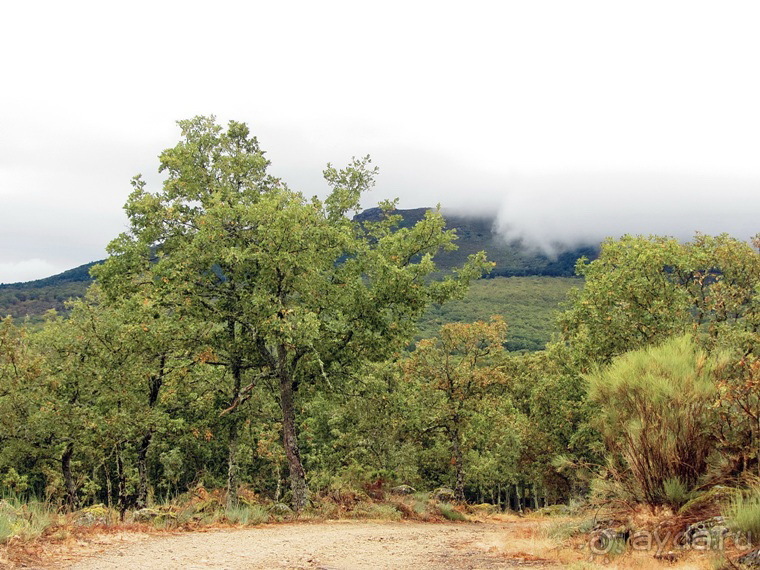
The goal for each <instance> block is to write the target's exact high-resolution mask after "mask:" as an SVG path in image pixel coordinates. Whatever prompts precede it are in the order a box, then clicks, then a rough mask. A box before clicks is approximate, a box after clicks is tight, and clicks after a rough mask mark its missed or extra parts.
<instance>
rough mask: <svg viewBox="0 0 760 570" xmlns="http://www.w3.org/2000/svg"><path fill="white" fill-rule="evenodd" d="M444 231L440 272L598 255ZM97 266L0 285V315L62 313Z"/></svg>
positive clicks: (534, 266) (566, 266) (473, 223)
mask: <svg viewBox="0 0 760 570" xmlns="http://www.w3.org/2000/svg"><path fill="white" fill-rule="evenodd" d="M426 211H427V208H416V209H412V210H398V213H399V214H401V215H402V216H403V222H402V224H401V225H402V227H408V226H411V225H414V224H415V223H416V222H417V221H419V220H420V219H421V218H422V217H423V216H424V215H425V212H426ZM380 214H381V211H380V209H379V208H371V209H369V210H366V211H364V212H362V213H360V214H358V215H357V216H356V219H357V220H359V221H363V220H373V219H377V218H378V217H379V216H380ZM446 222H447V227H448V228H449V229H455V230H456V231H457V235H458V236H459V239H458V240H457V241H456V244H457V246H458V248H459V249H457V250H456V251H449V252H444V253H442V254H440V255H438V256H437V257H436V261H437V263H438V266H439V267H440V268H441V269H442V270H446V269H450V268H452V267H456V266H458V265H461V264H462V263H464V261H465V260H466V259H467V256H468V255H470V254H472V253H477V252H479V251H481V250H485V251H486V253H487V254H488V258H489V259H490V260H491V261H493V262H495V263H496V267H495V268H494V269H493V271H492V272H491V274H490V276H489V277H492V278H493V277H515V276H531V275H534V276H551V277H571V276H573V275H574V267H575V262H576V260H577V259H578V258H579V257H581V256H586V257H589V258H594V257H596V255H597V254H598V248H597V247H596V246H589V247H582V248H576V249H571V250H568V251H565V252H564V253H562V254H560V255H558V256H557V257H556V258H551V257H548V256H546V255H544V254H543V253H538V252H536V251H534V250H530V249H527V248H525V247H523V246H521V245H520V244H519V243H516V242H514V243H506V242H505V241H504V240H503V238H502V237H501V236H499V235H498V234H497V233H495V232H494V231H493V224H494V219H493V218H474V217H466V216H458V215H455V214H447V215H446ZM96 263H99V262H93V263H88V264H86V265H81V266H79V267H75V268H74V269H69V270H68V271H64V272H63V273H60V274H58V275H53V276H52V277H46V278H45V279H38V280H36V281H28V282H25V283H10V284H0V317H2V316H5V315H11V316H13V317H14V318H17V319H20V318H24V317H27V316H28V317H29V318H31V319H32V320H37V321H38V320H40V319H41V318H42V315H43V314H44V313H45V312H46V311H47V310H49V309H55V310H57V311H59V312H61V311H64V310H65V302H66V300H67V299H70V298H72V297H81V296H82V295H84V292H85V290H86V289H87V287H88V286H89V285H90V283H91V279H90V274H89V271H90V268H91V267H92V266H93V265H95V264H96Z"/></svg>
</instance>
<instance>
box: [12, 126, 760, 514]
mask: <svg viewBox="0 0 760 570" xmlns="http://www.w3.org/2000/svg"><path fill="white" fill-rule="evenodd" d="M180 127H181V129H182V138H181V140H180V142H179V143H178V144H177V145H176V146H175V147H173V148H170V149H167V150H165V151H164V152H163V153H162V154H161V156H160V170H161V172H163V173H164V175H165V178H166V180H165V182H164V184H163V186H162V188H160V189H158V190H157V191H150V190H149V189H148V188H147V187H146V183H145V182H144V181H143V179H142V178H140V177H139V176H138V177H135V178H134V179H133V181H132V183H133V192H132V194H131V195H130V197H129V200H128V202H127V204H126V206H125V210H126V212H127V215H128V216H129V222H130V226H129V230H128V231H127V232H125V233H124V234H122V235H120V236H118V237H116V238H115V239H114V240H113V241H112V242H111V244H110V245H109V248H108V251H109V257H108V259H106V260H105V261H104V262H103V263H101V264H98V265H97V266H96V267H94V268H93V270H92V272H93V275H94V278H95V282H94V284H92V285H91V286H90V287H89V289H88V290H87V293H86V295H85V296H84V297H83V298H81V299H78V300H75V301H73V302H72V303H71V304H70V306H69V307H68V311H67V313H66V314H65V315H60V314H59V315H56V314H48V316H47V317H46V319H45V322H44V324H43V325H41V326H39V327H35V328H34V329H29V328H27V327H25V326H24V325H23V323H20V322H16V321H14V320H13V319H12V318H7V319H5V320H4V321H3V322H2V324H1V325H0V412H1V413H0V441H2V448H0V476H1V478H2V485H3V486H4V488H5V490H6V491H7V492H13V493H18V494H31V495H35V496H38V497H44V498H46V499H48V500H50V501H54V502H57V503H59V504H61V505H63V506H65V507H67V508H71V509H73V508H77V507H79V506H82V505H87V504H93V503H104V504H107V505H113V506H115V507H118V508H120V509H122V511H124V510H126V509H130V508H137V507H144V506H146V505H149V504H151V503H154V502H158V501H162V500H167V499H170V498H172V497H174V496H176V495H177V494H181V493H183V492H186V491H187V490H188V489H192V488H194V487H197V486H199V485H202V486H203V487H205V488H207V489H224V492H225V497H226V501H227V502H228V504H229V505H234V504H236V503H237V502H238V501H240V500H241V497H242V496H243V495H245V496H246V497H248V496H249V495H248V494H247V493H249V492H250V493H254V494H255V495H256V496H258V497H260V498H262V499H261V500H267V501H271V502H273V503H275V504H282V503H287V504H289V505H290V507H291V508H292V509H293V510H295V511H302V510H304V509H308V508H309V506H310V505H311V504H312V503H313V502H314V501H317V500H318V498H319V497H321V496H325V495H326V494H330V493H333V494H334V493H339V492H341V490H345V489H348V488H365V489H366V488H368V486H371V485H375V484H382V485H389V486H390V485H402V484H403V485H410V486H412V487H414V488H418V489H434V488H440V487H447V488H451V490H452V493H453V495H454V497H455V498H457V499H459V500H467V501H474V502H484V501H486V502H492V503H495V504H498V505H500V506H501V505H506V506H511V507H513V508H523V507H528V506H530V507H538V506H542V505H547V504H552V503H560V502H566V501H569V500H570V499H572V498H578V497H586V498H589V497H593V498H595V500H622V501H627V502H632V503H644V504H648V505H653V506H657V505H668V506H670V507H672V508H678V507H680V506H682V505H683V504H684V503H686V502H688V501H690V500H694V499H696V498H697V497H699V496H700V495H701V494H704V493H705V492H707V491H709V490H710V489H711V488H712V487H713V486H715V485H718V484H720V485H724V486H725V485H734V486H737V487H740V486H742V485H745V486H746V485H747V482H748V481H749V480H750V478H749V476H750V475H751V474H757V473H760V461H759V460H760V447H758V442H760V428H759V427H758V425H759V424H758V418H760V398H759V397H758V392H757V385H758V382H760V359H759V358H758V341H759V340H760V291H759V290H758V284H760V255H759V254H758V252H757V249H756V248H755V247H753V246H752V245H750V244H749V243H746V242H743V241H740V240H737V239H734V238H731V237H729V236H726V235H721V236H716V237H711V236H705V235H697V236H696V237H695V238H694V239H693V240H692V241H690V242H687V243H682V242H679V241H678V240H675V239H672V238H667V237H657V236H650V237H641V236H624V237H622V238H620V239H610V240H607V241H605V242H604V243H603V244H602V247H601V250H600V252H599V255H598V257H597V258H596V259H593V260H592V259H584V258H581V259H580V260H579V261H577V263H576V264H575V265H576V267H575V270H576V271H577V275H578V278H575V279H565V280H553V279H549V278H540V279H536V278H531V279H527V278H526V279H522V280H518V279H510V280H496V279H493V280H478V279H479V278H480V277H482V276H488V275H489V272H492V271H493V270H494V264H493V262H492V261H490V260H489V258H488V255H487V254H486V253H485V252H482V251H465V252H463V253H462V252H461V250H459V252H460V253H459V255H460V257H458V258H456V263H452V262H451V261H450V260H451V259H452V257H451V256H452V252H454V251H456V250H455V249H454V248H455V247H456V245H455V244H456V241H455V237H456V234H457V233H458V232H457V228H455V227H451V224H448V225H447V221H446V219H445V218H444V217H443V215H442V214H441V212H440V211H438V210H426V211H424V212H419V216H418V217H417V219H415V220H412V221H410V220H409V219H408V218H407V219H405V218H404V217H402V216H400V215H398V213H397V212H396V204H395V203H394V202H386V203H383V204H381V205H380V206H379V209H378V210H375V211H373V212H372V215H371V216H356V215H355V214H356V213H357V212H358V208H359V201H360V198H361V196H362V195H363V194H364V193H365V192H366V191H368V190H369V189H370V188H371V187H372V185H373V183H374V179H375V176H376V170H375V169H374V168H372V166H371V163H370V161H369V159H368V158H364V159H355V160H354V161H353V162H352V163H351V164H349V165H348V166H347V167H345V168H343V169H338V168H335V167H333V166H328V167H327V168H326V170H325V171H324V176H325V180H326V182H327V184H328V186H329V188H330V193H329V195H328V196H327V197H326V198H325V199H323V200H321V199H318V198H316V197H315V198H307V197H305V196H303V195H302V194H300V193H299V192H296V191H294V190H292V189H290V188H289V187H288V186H287V185H285V184H284V183H283V182H282V181H281V180H279V179H277V178H275V177H274V176H272V175H271V174H269V171H268V167H269V163H268V161H267V160H266V158H265V157H264V154H263V152H262V151H261V149H260V148H259V145H258V142H257V141H256V139H255V137H253V136H251V134H250V133H249V131H248V128H247V127H246V126H245V125H244V124H242V123H237V122H230V123H229V124H228V125H227V126H226V127H223V126H220V125H218V124H216V122H215V121H214V120H213V118H205V117H196V118H195V119H192V120H188V121H181V122H180ZM754 245H755V246H757V245H758V244H757V243H755V244H754ZM441 255H443V256H446V255H448V256H449V257H448V258H446V257H444V259H449V261H448V262H447V263H446V264H441V263H439V262H438V260H439V258H440V256H441ZM573 262H575V260H574V259H573ZM581 279H582V280H581ZM505 283H509V285H508V286H506V288H503V287H504V286H505ZM581 284H582V285H583V286H582V287H581V286H580V285H581ZM573 285H578V287H572V286H573ZM510 287H511V288H510ZM468 289H469V290H470V293H469V296H467V295H468V293H467V292H468ZM568 291H569V293H568ZM500 295H503V298H500V297H499V296H500ZM521 298H522V299H523V301H521V303H522V305H523V306H524V307H528V306H530V304H531V303H534V304H537V305H540V306H541V307H544V308H545V307H549V306H552V305H554V306H556V305H557V303H559V302H560V301H562V300H563V299H565V298H567V299H568V300H567V301H566V303H565V305H564V306H563V308H562V311H561V312H559V313H558V314H557V315H556V321H554V320H553V319H554V317H553V316H552V315H551V314H550V313H551V311H550V310H546V309H544V308H541V309H540V310H537V311H536V310H534V311H532V312H521V311H513V310H511V309H512V306H511V303H512V302H513V301H514V302H515V303H516V304H519V302H518V300H519V299H521ZM497 299H498V300H497ZM498 306H505V307H506V308H505V309H504V310H503V311H499V312H500V313H502V315H500V314H495V313H496V311H494V313H490V311H491V309H492V308H494V309H496V308H497V307H498ZM526 311H527V310H526ZM529 315H532V316H529ZM534 318H535V322H530V321H531V319H534ZM553 323H556V329H555V330H556V334H555V335H554V336H553V337H552V338H551V339H550V338H549V331H550V330H551V328H552V326H553ZM420 327H421V328H420ZM531 327H533V328H534V329H535V330H533V331H531ZM547 341H548V343H547ZM522 349H527V350H522Z"/></svg>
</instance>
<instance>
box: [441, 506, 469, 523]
mask: <svg viewBox="0 0 760 570" xmlns="http://www.w3.org/2000/svg"><path fill="white" fill-rule="evenodd" d="M438 511H439V512H440V513H441V516H442V517H443V518H445V519H446V520H450V521H466V520H467V517H466V516H464V515H463V514H462V513H460V512H459V511H458V510H456V509H455V508H454V506H453V505H451V504H450V503H438Z"/></svg>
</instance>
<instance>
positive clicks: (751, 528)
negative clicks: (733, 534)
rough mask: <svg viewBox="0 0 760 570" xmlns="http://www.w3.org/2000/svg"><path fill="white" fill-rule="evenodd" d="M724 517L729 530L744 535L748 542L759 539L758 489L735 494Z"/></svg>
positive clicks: (759, 496)
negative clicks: (727, 521)
mask: <svg viewBox="0 0 760 570" xmlns="http://www.w3.org/2000/svg"><path fill="white" fill-rule="evenodd" d="M725 516H726V518H727V519H728V520H729V525H730V526H731V528H732V529H733V530H736V531H739V532H742V533H744V534H746V535H747V536H748V537H749V538H750V541H752V540H756V539H757V538H760V488H754V489H752V490H750V491H748V492H746V493H737V494H736V495H735V496H734V498H733V500H732V501H731V503H730V504H729V506H728V508H727V509H726V510H725Z"/></svg>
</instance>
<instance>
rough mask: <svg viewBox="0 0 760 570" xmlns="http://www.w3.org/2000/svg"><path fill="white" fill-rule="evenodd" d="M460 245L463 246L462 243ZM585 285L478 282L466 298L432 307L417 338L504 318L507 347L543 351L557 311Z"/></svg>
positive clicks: (543, 280) (535, 280) (544, 280)
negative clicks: (462, 324) (457, 324)
mask: <svg viewBox="0 0 760 570" xmlns="http://www.w3.org/2000/svg"><path fill="white" fill-rule="evenodd" d="M460 245H461V244H460ZM582 284H583V282H582V281H581V280H579V279H577V278H570V277H510V278H504V277H496V278H493V279H480V280H478V281H475V282H474V283H473V284H472V285H471V286H470V289H469V291H468V292H467V294H466V295H465V297H464V298H463V299H458V300H454V301H451V302H449V303H446V304H444V305H432V306H431V307H430V308H429V309H428V310H427V311H426V312H425V314H424V315H423V317H422V319H421V320H420V322H419V328H420V332H419V333H418V335H417V338H418V339H420V338H430V337H432V336H433V335H435V334H436V332H437V331H438V329H439V328H440V327H441V326H442V325H444V324H446V323H451V322H472V321H476V320H487V319H489V318H490V317H491V315H502V316H503V317H504V320H506V321H507V324H508V325H509V336H508V338H507V341H506V345H505V346H506V348H507V349H508V350H511V351H518V350H529V351H537V350H543V349H544V347H545V346H546V344H547V343H548V342H549V340H550V338H551V336H552V335H553V334H554V333H556V332H559V329H557V328H556V325H555V318H556V312H557V311H558V310H559V308H560V305H561V303H563V302H565V301H566V300H567V295H568V293H569V291H570V290H571V289H572V288H574V287H579V286H582Z"/></svg>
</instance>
